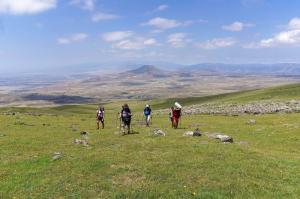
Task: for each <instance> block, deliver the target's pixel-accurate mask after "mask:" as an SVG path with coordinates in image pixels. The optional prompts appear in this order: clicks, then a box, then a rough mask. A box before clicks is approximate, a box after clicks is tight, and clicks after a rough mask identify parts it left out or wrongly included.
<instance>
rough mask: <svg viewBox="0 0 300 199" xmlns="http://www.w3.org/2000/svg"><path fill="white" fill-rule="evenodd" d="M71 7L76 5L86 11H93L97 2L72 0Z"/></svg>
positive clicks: (93, 0)
mask: <svg viewBox="0 0 300 199" xmlns="http://www.w3.org/2000/svg"><path fill="white" fill-rule="evenodd" d="M70 4H71V5H76V6H78V7H80V8H81V9H84V10H89V11H92V10H94V9H95V0H72V1H70Z"/></svg>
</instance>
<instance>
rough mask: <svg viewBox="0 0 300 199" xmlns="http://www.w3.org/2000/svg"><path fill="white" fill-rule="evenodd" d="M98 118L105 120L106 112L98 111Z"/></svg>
mask: <svg viewBox="0 0 300 199" xmlns="http://www.w3.org/2000/svg"><path fill="white" fill-rule="evenodd" d="M97 116H98V118H103V116H104V111H103V110H98V113H97Z"/></svg>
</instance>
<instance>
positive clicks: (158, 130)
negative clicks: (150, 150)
mask: <svg viewBox="0 0 300 199" xmlns="http://www.w3.org/2000/svg"><path fill="white" fill-rule="evenodd" d="M153 134H154V135H157V136H166V133H165V132H163V131H162V130H160V129H155V130H154V131H153Z"/></svg>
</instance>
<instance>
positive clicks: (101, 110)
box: [96, 106, 104, 129]
mask: <svg viewBox="0 0 300 199" xmlns="http://www.w3.org/2000/svg"><path fill="white" fill-rule="evenodd" d="M96 118H97V129H99V123H100V122H101V124H102V129H104V107H103V106H99V109H98V110H97V115H96Z"/></svg>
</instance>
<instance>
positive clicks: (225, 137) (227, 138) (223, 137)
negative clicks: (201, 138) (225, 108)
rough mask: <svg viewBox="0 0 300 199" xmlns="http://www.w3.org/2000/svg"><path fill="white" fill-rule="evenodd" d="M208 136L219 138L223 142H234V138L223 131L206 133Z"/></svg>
mask: <svg viewBox="0 0 300 199" xmlns="http://www.w3.org/2000/svg"><path fill="white" fill-rule="evenodd" d="M206 135H207V137H209V138H211V139H218V140H220V141H221V142H230V143H232V142H233V138H232V137H230V136H228V135H224V134H221V133H206Z"/></svg>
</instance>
